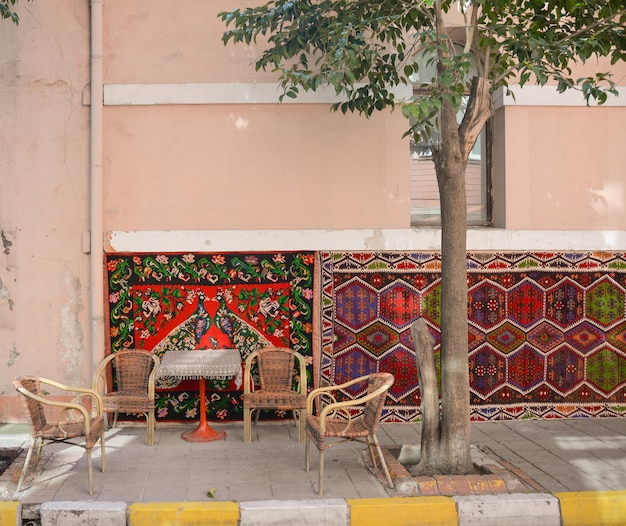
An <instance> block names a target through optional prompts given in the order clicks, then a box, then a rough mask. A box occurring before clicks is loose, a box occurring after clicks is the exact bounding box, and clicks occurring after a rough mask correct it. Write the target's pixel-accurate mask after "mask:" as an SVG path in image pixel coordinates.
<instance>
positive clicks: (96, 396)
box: [32, 378, 102, 416]
mask: <svg viewBox="0 0 626 526" xmlns="http://www.w3.org/2000/svg"><path fill="white" fill-rule="evenodd" d="M39 382H40V383H42V384H46V385H51V386H52V387H56V388H57V389H60V390H61V391H66V392H70V393H81V394H80V395H79V396H77V397H75V398H74V400H79V399H80V398H82V397H83V396H90V397H92V398H93V399H94V401H95V405H96V415H98V416H99V415H101V414H102V397H101V396H100V394H99V393H98V392H96V391H94V390H93V389H88V388H86V387H71V386H68V385H64V384H62V383H59V382H56V381H54V380H49V379H47V378H40V379H39ZM32 396H34V395H32ZM43 403H45V404H48V405H54V404H51V401H50V400H47V399H43ZM62 403H67V402H62ZM72 403H74V402H72ZM74 405H79V406H80V407H82V408H84V407H85V406H84V405H82V404H78V403H74Z"/></svg>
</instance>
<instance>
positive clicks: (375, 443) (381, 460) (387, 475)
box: [372, 435, 393, 489]
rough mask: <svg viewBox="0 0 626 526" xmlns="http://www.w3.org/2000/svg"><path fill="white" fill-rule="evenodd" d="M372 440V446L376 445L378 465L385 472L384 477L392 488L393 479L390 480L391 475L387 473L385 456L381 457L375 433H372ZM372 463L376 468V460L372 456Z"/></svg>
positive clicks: (381, 453)
mask: <svg viewBox="0 0 626 526" xmlns="http://www.w3.org/2000/svg"><path fill="white" fill-rule="evenodd" d="M372 440H373V442H374V446H375V447H376V452H377V453H378V458H379V459H380V465H381V467H382V468H383V472H384V473H385V478H386V479H387V485H388V486H389V487H390V488H392V489H393V481H392V480H391V475H390V474H389V469H388V468H387V463H386V462H385V458H384V457H383V452H382V450H381V449H380V444H379V443H378V439H377V438H376V435H372ZM372 463H373V464H374V468H376V462H375V461H374V459H373V458H372Z"/></svg>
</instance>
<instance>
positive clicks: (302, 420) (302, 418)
mask: <svg viewBox="0 0 626 526" xmlns="http://www.w3.org/2000/svg"><path fill="white" fill-rule="evenodd" d="M305 437H306V411H305V410H304V409H300V410H299V411H298V442H304V440H305Z"/></svg>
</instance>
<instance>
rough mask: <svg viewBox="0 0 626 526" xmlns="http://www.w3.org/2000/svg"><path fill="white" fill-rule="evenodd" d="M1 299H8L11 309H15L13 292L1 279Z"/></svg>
mask: <svg viewBox="0 0 626 526" xmlns="http://www.w3.org/2000/svg"><path fill="white" fill-rule="evenodd" d="M0 300H7V303H8V304H9V310H13V305H14V304H13V300H12V299H11V293H10V292H9V289H7V288H6V287H5V286H4V283H3V282H2V280H1V279H0Z"/></svg>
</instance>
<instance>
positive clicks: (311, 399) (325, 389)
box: [306, 376, 369, 415]
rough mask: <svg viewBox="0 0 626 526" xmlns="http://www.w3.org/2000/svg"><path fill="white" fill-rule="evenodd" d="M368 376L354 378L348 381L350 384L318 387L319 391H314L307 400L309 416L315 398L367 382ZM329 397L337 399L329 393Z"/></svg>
mask: <svg viewBox="0 0 626 526" xmlns="http://www.w3.org/2000/svg"><path fill="white" fill-rule="evenodd" d="M368 378H369V377H368V376H359V377H358V378H353V379H352V380H350V381H348V382H344V383H342V384H335V385H326V386H323V387H318V388H317V389H313V390H312V391H311V392H310V393H309V395H308V396H307V398H306V410H307V414H309V415H311V414H313V413H312V410H313V402H314V401H315V398H316V397H318V396H320V395H322V394H324V393H329V392H330V391H338V390H339V389H343V388H344V387H349V386H351V385H353V384H356V383H359V382H367V381H368ZM329 396H331V398H333V399H334V398H335V397H334V396H333V395H332V393H329Z"/></svg>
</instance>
